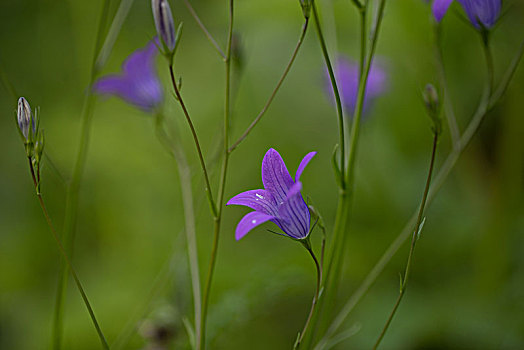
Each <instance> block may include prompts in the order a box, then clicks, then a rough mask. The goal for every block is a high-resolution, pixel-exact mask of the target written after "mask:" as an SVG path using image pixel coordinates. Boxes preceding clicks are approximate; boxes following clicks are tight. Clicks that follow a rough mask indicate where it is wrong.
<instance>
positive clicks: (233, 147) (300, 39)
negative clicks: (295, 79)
mask: <svg viewBox="0 0 524 350" xmlns="http://www.w3.org/2000/svg"><path fill="white" fill-rule="evenodd" d="M308 24H309V18H306V19H305V21H304V24H303V25H302V32H301V33H300V37H299V39H298V42H297V45H296V46H295V50H293V54H292V55H291V59H290V60H289V62H288V64H287V66H286V68H285V69H284V73H282V76H281V77H280V79H279V81H278V83H277V85H276V86H275V88H274V89H273V92H272V93H271V95H270V96H269V98H268V100H267V102H266V104H265V105H264V107H262V110H261V111H260V112H259V113H258V115H257V116H256V118H255V119H254V120H253V121H252V122H251V124H250V125H249V126H248V127H247V129H246V130H245V131H244V133H243V134H242V136H240V137H239V138H238V140H237V141H236V142H235V143H233V145H232V146H231V147H229V150H228V152H229V153H231V152H233V151H234V150H235V149H236V148H237V147H238V145H239V144H240V143H241V142H242V141H244V139H245V138H246V137H247V136H248V135H249V133H250V132H251V130H253V128H254V127H255V126H256V125H257V124H258V122H259V121H260V119H262V117H263V116H264V114H265V113H266V111H267V110H268V109H269V106H270V105H271V103H272V102H273V99H274V98H275V96H276V94H277V92H278V90H279V89H280V87H281V86H282V83H284V80H285V79H286V77H287V74H288V73H289V71H290V70H291V66H292V65H293V63H294V62H295V58H296V57H297V54H298V51H299V50H300V47H301V46H302V43H303V42H304V38H305V37H306V32H307V28H308Z"/></svg>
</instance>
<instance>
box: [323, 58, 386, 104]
mask: <svg viewBox="0 0 524 350" xmlns="http://www.w3.org/2000/svg"><path fill="white" fill-rule="evenodd" d="M359 75H360V74H359V66H358V64H357V63H355V62H353V61H351V60H348V59H347V58H345V57H343V56H339V58H338V60H337V66H336V71H335V77H336V79H337V84H338V89H339V91H340V98H341V99H342V103H343V105H344V108H345V109H346V111H347V113H349V114H352V113H353V112H354V110H355V106H356V104H357V95H358V84H359ZM326 76H327V78H326V91H329V94H330V95H331V96H333V88H332V86H331V81H330V80H329V75H327V72H326ZM386 81H387V77H386V72H385V71H384V70H383V69H382V68H381V67H379V66H378V65H377V64H372V65H371V68H370V70H369V75H368V81H367V86H366V96H365V98H364V108H366V107H367V106H368V105H369V103H370V101H371V100H373V99H374V98H376V97H377V96H379V95H381V94H382V93H383V92H384V91H385V89H386Z"/></svg>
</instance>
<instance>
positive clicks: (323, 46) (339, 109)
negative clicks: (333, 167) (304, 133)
mask: <svg viewBox="0 0 524 350" xmlns="http://www.w3.org/2000/svg"><path fill="white" fill-rule="evenodd" d="M311 7H312V9H313V18H314V19H315V28H316V30H317V34H318V40H319V42H320V47H321V49H322V55H323V56H324V61H325V62H326V67H327V69H328V73H329V80H330V81H331V86H332V87H333V94H334V95H335V104H336V106H337V115H338V131H339V142H340V164H339V166H340V177H341V179H340V188H341V189H342V190H345V188H346V182H345V165H344V164H345V159H346V155H345V148H346V141H345V131H344V112H343V111H342V101H341V99H340V93H339V91H338V87H337V81H336V78H335V72H334V71H333V66H332V64H331V60H330V59H329V53H328V50H327V45H326V41H325V39H324V35H323V34H322V27H321V26H320V19H319V16H318V13H317V6H316V4H315V2H314V1H312V4H311Z"/></svg>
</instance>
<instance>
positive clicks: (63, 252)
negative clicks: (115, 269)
mask: <svg viewBox="0 0 524 350" xmlns="http://www.w3.org/2000/svg"><path fill="white" fill-rule="evenodd" d="M29 168H30V170H31V176H32V178H33V184H34V186H35V189H36V190H37V188H38V180H37V176H35V171H34V168H33V163H32V162H31V158H29ZM36 195H37V197H38V202H39V204H40V207H41V208H42V212H43V213H44V216H45V219H46V222H47V225H48V226H49V228H50V229H51V233H52V234H53V238H54V239H55V242H56V245H57V246H58V250H59V251H60V254H61V255H62V257H63V259H64V262H65V263H66V265H67V267H68V269H69V271H71V275H72V276H73V279H74V281H75V284H76V286H77V287H78V291H79V292H80V295H81V296H82V300H83V301H84V304H85V306H86V308H87V311H88V312H89V316H90V317H91V321H92V322H93V325H94V327H95V329H96V332H97V333H98V337H99V338H100V342H101V343H102V348H103V349H109V345H108V344H107V341H106V338H105V336H104V333H103V332H102V329H101V328H100V325H99V324H98V321H97V319H96V316H95V313H94V311H93V308H92V307H91V304H90V303H89V299H88V298H87V295H86V293H85V291H84V288H83V287H82V283H80V279H79V278H78V275H77V273H76V271H75V269H74V268H73V265H72V263H71V260H70V259H69V257H68V255H67V253H66V250H65V248H64V246H63V245H62V242H61V241H60V238H59V237H58V234H57V233H56V230H55V227H54V226H53V223H52V222H51V218H50V217H49V213H48V212H47V208H46V206H45V204H44V200H43V198H42V195H41V194H40V193H39V192H38V190H37V193H36Z"/></svg>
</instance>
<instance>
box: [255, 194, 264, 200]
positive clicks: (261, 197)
mask: <svg viewBox="0 0 524 350" xmlns="http://www.w3.org/2000/svg"><path fill="white" fill-rule="evenodd" d="M255 196H257V198H260V199H264V196H262V195H260V194H258V193H257V194H255Z"/></svg>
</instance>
